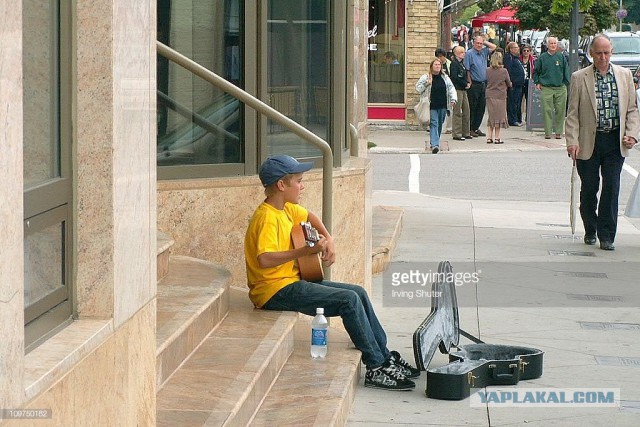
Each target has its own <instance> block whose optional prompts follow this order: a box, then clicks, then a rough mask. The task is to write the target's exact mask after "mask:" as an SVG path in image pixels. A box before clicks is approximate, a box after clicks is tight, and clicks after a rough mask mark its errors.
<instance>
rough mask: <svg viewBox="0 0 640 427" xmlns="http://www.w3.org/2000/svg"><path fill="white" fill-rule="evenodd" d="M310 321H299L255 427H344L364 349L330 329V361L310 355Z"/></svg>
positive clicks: (304, 319)
mask: <svg viewBox="0 0 640 427" xmlns="http://www.w3.org/2000/svg"><path fill="white" fill-rule="evenodd" d="M310 340H311V318H310V317H308V316H302V317H301V318H300V319H299V320H298V322H296V333H295V348H294V351H293V354H292V355H291V357H289V360H288V361H287V363H286V364H285V366H284V368H282V371H281V372H280V375H279V376H278V379H277V380H276V382H275V383H274V385H273V387H272V388H271V390H270V391H269V393H268V394H267V396H266V397H265V399H264V402H263V403H262V405H261V407H260V409H259V410H258V412H257V413H256V415H255V417H254V419H253V421H252V422H251V424H250V425H251V426H265V427H267V426H268V427H271V426H296V427H298V426H343V425H345V423H346V420H347V418H348V416H349V412H350V410H351V404H352V402H353V398H354V395H355V390H356V387H357V386H358V382H359V381H360V357H361V354H360V351H358V350H357V349H356V348H355V347H354V346H353V343H352V342H351V339H350V338H349V336H348V335H347V333H346V332H345V331H344V330H342V329H338V328H333V327H332V328H330V329H329V348H328V352H327V357H326V358H324V359H313V358H311V356H310V354H309V350H310V348H309V347H310Z"/></svg>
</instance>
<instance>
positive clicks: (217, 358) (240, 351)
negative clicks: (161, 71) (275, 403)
mask: <svg viewBox="0 0 640 427" xmlns="http://www.w3.org/2000/svg"><path fill="white" fill-rule="evenodd" d="M231 295H232V296H231V305H230V310H229V314H228V316H227V317H226V318H225V319H224V320H223V321H222V322H221V323H220V325H219V326H218V327H217V328H215V330H213V332H212V333H211V334H210V335H209V336H208V337H207V338H206V339H205V340H204V341H203V342H202V344H201V345H200V346H199V347H198V348H197V349H196V350H195V351H194V352H193V354H191V356H190V357H189V358H188V359H187V360H186V361H185V362H184V364H183V365H182V366H180V368H179V369H178V370H177V371H176V372H175V373H174V374H173V375H172V376H171V377H170V378H169V380H168V381H167V382H166V383H165V384H164V386H163V387H162V389H161V390H160V391H159V392H158V394H157V425H158V426H172V427H173V426H204V425H207V426H236V425H238V426H246V425H247V424H248V423H249V422H250V420H251V419H252V417H253V415H254V413H255V412H256V410H257V408H258V407H259V405H260V403H261V402H262V400H263V399H264V397H265V395H266V394H267V392H268V391H269V388H270V387H271V385H272V384H273V382H274V381H275V379H276V378H277V376H278V374H279V372H280V370H281V369H282V367H283V366H284V364H285V362H286V361H287V359H288V358H289V355H290V354H291V352H292V351H293V343H294V326H295V324H296V320H297V319H298V314H297V313H292V312H279V311H266V310H256V309H254V308H253V306H252V304H251V303H250V301H249V297H248V295H247V292H246V290H244V289H243V290H240V289H236V288H233V289H232V292H231Z"/></svg>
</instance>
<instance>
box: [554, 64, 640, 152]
mask: <svg viewBox="0 0 640 427" xmlns="http://www.w3.org/2000/svg"><path fill="white" fill-rule="evenodd" d="M611 68H612V69H613V75H614V76H615V78H616V83H617V85H618V108H619V110H620V153H622V156H623V157H627V156H628V155H629V149H627V148H626V147H624V146H623V145H622V137H623V136H625V135H627V136H632V137H634V138H636V140H637V139H638V133H639V132H640V115H639V114H638V106H637V105H636V102H637V101H636V91H635V88H634V86H633V75H632V74H631V71H630V70H627V69H626V68H623V67H620V66H618V65H614V64H611ZM594 72H595V70H594V67H593V65H590V66H588V67H586V68H583V69H581V70H578V71H576V72H575V73H573V74H572V75H571V86H570V90H569V111H568V112H567V120H566V123H565V136H566V139H567V146H570V145H579V146H580V151H579V152H578V159H581V160H588V159H589V158H591V155H592V154H593V147H594V145H595V140H596V125H597V116H596V92H595V84H596V82H595V74H594Z"/></svg>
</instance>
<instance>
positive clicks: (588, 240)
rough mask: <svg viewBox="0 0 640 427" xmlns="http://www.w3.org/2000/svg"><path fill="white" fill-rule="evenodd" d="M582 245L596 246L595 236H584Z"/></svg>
mask: <svg viewBox="0 0 640 427" xmlns="http://www.w3.org/2000/svg"><path fill="white" fill-rule="evenodd" d="M584 244H585V245H595V244H596V236H594V235H592V234H585V235H584Z"/></svg>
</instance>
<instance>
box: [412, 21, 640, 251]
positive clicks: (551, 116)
mask: <svg viewBox="0 0 640 427" xmlns="http://www.w3.org/2000/svg"><path fill="white" fill-rule="evenodd" d="M494 34H495V33H493V34H492V33H490V32H489V31H487V33H486V34H485V33H481V32H475V33H474V34H473V35H471V36H469V33H468V30H466V27H464V26H460V25H459V23H457V22H456V26H455V27H454V29H453V30H452V35H453V38H454V41H455V42H456V43H457V44H456V46H454V48H453V49H452V50H451V52H450V54H449V55H447V52H445V51H444V50H443V49H441V48H438V49H436V51H435V56H436V59H434V60H433V61H432V62H431V64H430V72H429V73H427V74H425V75H423V76H422V77H421V78H420V79H419V80H418V82H417V84H416V90H417V91H418V92H419V93H421V94H423V96H424V95H425V94H426V95H427V98H429V100H430V102H431V106H430V108H431V115H430V119H431V122H430V124H429V131H430V138H429V145H428V146H427V147H426V149H428V150H430V151H431V152H432V153H433V154H437V153H438V152H439V151H440V148H439V147H440V137H441V134H442V128H443V123H444V120H445V118H446V116H448V115H449V114H450V115H451V117H452V118H451V127H452V138H453V139H454V140H458V141H464V140H466V139H470V138H478V137H485V136H486V137H487V140H486V142H487V143H489V144H502V143H503V142H504V140H503V139H502V138H501V130H502V129H505V128H508V127H509V126H523V109H524V111H527V114H529V111H530V105H529V104H530V102H531V99H530V98H531V94H532V93H534V90H535V91H539V94H540V106H541V114H542V122H543V126H544V137H545V139H551V138H555V139H562V138H563V135H564V137H565V138H566V146H567V153H568V156H569V157H570V158H571V160H572V161H573V162H574V165H575V166H576V168H577V172H578V175H579V176H580V181H581V187H580V215H581V218H582V221H583V224H584V229H585V236H584V243H585V244H587V245H595V244H596V242H597V241H599V242H600V248H601V249H602V250H614V249H615V245H614V241H615V236H616V230H617V217H618V196H619V190H620V175H621V172H622V166H623V164H624V159H625V157H627V156H628V155H629V150H630V149H632V148H633V147H634V146H635V145H636V143H637V142H638V138H639V133H640V115H639V113H638V105H639V104H640V90H639V89H638V81H637V79H635V81H634V77H633V75H632V73H631V71H630V70H628V69H626V68H623V67H621V66H617V65H615V64H612V63H611V61H610V60H611V55H612V52H613V49H612V44H611V41H610V40H609V38H608V37H607V36H606V35H605V34H598V35H596V36H595V37H594V39H593V42H592V43H591V46H590V54H591V56H592V57H593V58H594V63H593V64H592V65H590V66H588V67H585V68H583V69H581V70H578V71H576V72H574V73H573V74H572V73H571V71H570V68H569V64H568V60H567V55H566V52H565V50H564V49H562V47H561V46H559V43H558V39H557V37H554V36H548V37H547V40H546V50H545V51H544V52H543V53H542V54H541V55H539V56H538V57H537V58H536V57H535V56H534V53H533V49H532V48H531V46H530V45H528V44H523V45H519V44H518V43H516V42H513V41H509V40H508V38H507V39H506V40H505V41H504V44H503V45H502V46H503V47H499V46H498V41H497V40H496V39H495V35H494ZM569 89H570V90H569ZM523 107H524V108H523ZM485 112H486V113H487V116H488V120H487V122H486V126H487V131H486V132H487V133H485V132H483V131H482V129H481V127H482V120H483V118H484V115H485ZM565 126H566V129H565ZM638 181H640V178H638ZM633 195H635V196H636V197H635V198H633ZM633 195H632V199H633V200H636V202H634V203H635V204H638V205H639V207H638V208H637V209H634V208H633V206H632V207H631V209H630V208H629V206H627V211H629V212H637V215H636V216H640V182H636V185H635V186H634V190H633ZM634 215H635V214H634Z"/></svg>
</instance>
